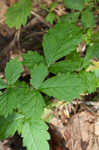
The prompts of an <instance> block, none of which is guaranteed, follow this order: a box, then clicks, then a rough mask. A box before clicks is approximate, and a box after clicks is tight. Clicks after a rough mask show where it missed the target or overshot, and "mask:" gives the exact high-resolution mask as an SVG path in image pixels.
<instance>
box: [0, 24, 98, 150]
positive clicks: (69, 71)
mask: <svg viewBox="0 0 99 150" xmlns="http://www.w3.org/2000/svg"><path fill="white" fill-rule="evenodd" d="M67 27H68V30H67ZM59 29H60V30H59ZM71 29H72V30H71ZM57 31H58V32H57ZM67 31H68V32H67ZM63 33H64V34H66V35H65V37H64V36H63ZM70 33H71V34H72V35H71V34H70ZM53 35H54V36H53ZM69 35H70V36H69ZM81 35H82V32H81V30H80V29H79V28H78V27H76V25H74V24H66V23H64V24H61V23H58V24H56V25H55V27H54V28H53V29H50V30H49V32H48V34H46V35H44V38H43V48H44V54H45V59H44V57H43V56H41V55H40V54H39V53H37V52H32V51H29V52H28V53H26V54H23V62H22V63H21V62H19V61H18V60H17V58H16V59H13V60H10V62H8V63H7V65H6V68H5V78H6V80H7V82H6V83H4V81H3V80H2V79H0V89H5V90H4V92H1V93H0V116H1V117H0V131H1V132H0V138H1V139H3V138H7V137H8V136H12V135H13V134H14V133H15V132H16V131H18V133H19V134H21V136H22V137H23V144H24V146H27V148H28V150H30V149H33V150H36V149H38V150H39V149H40V150H44V149H45V150H47V149H49V146H48V143H47V140H48V139H49V134H48V132H47V129H48V127H47V125H46V124H45V123H44V121H43V120H42V114H43V111H44V107H46V101H45V100H44V97H43V96H42V93H45V94H46V95H48V96H53V97H55V98H57V99H58V100H63V99H64V100H65V101H70V100H72V99H75V98H79V96H80V94H82V93H92V92H94V91H96V88H97V83H99V80H97V77H96V75H95V73H94V72H86V68H87V67H88V66H89V65H90V60H91V59H92V58H93V57H94V56H99V55H97V53H98V46H99V44H97V43H93V45H92V46H89V47H88V51H87V54H86V56H85V57H84V58H81V57H80V55H79V53H77V52H76V51H75V49H76V48H77V45H78V44H79V43H80V42H81V38H80V37H81ZM56 41H60V42H59V44H56V43H55V42H56ZM69 41H70V43H69ZM71 44H72V46H71ZM49 45H50V47H49ZM49 51H50V53H49ZM63 56H66V59H65V60H62V61H59V62H56V61H57V60H59V59H60V58H62V57H63ZM75 60H76V61H75ZM22 64H24V65H25V66H26V67H27V68H28V69H29V70H30V75H31V79H30V85H31V86H29V85H27V84H26V83H25V82H22V81H19V80H18V79H19V77H20V75H21V72H22ZM75 71H76V72H75ZM50 72H52V73H54V74H55V75H53V77H50V78H48V75H49V73H50ZM6 124H7V128H6Z"/></svg>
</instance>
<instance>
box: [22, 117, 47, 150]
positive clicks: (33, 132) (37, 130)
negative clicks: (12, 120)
mask: <svg viewBox="0 0 99 150" xmlns="http://www.w3.org/2000/svg"><path fill="white" fill-rule="evenodd" d="M47 130H48V127H47V125H46V124H45V123H44V122H43V121H42V120H34V121H32V122H31V123H28V122H26V123H25V124H24V127H23V130H22V138H23V145H24V146H26V147H27V149H28V150H49V144H48V140H49V134H48V132H47Z"/></svg>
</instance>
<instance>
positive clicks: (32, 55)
mask: <svg viewBox="0 0 99 150" xmlns="http://www.w3.org/2000/svg"><path fill="white" fill-rule="evenodd" d="M22 57H23V64H24V65H25V66H26V67H27V68H28V69H30V70H32V69H33V67H34V65H35V64H39V63H41V62H44V60H43V57H42V56H41V55H40V54H39V53H37V52H32V51H28V52H27V53H26V54H23V55H22Z"/></svg>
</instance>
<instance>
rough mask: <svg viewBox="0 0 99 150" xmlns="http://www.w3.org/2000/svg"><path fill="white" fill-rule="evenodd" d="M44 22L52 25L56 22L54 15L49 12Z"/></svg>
mask: <svg viewBox="0 0 99 150" xmlns="http://www.w3.org/2000/svg"><path fill="white" fill-rule="evenodd" d="M45 19H46V21H47V22H49V23H51V24H53V23H54V21H55V20H56V15H55V13H53V12H50V13H49V14H48V15H47V16H46V18H45Z"/></svg>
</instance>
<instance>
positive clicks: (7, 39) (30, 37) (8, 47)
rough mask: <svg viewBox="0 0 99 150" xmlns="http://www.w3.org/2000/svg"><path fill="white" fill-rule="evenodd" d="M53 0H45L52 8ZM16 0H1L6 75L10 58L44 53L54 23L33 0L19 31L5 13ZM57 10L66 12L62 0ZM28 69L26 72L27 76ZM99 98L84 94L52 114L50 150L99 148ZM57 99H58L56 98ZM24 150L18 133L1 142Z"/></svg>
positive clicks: (0, 66) (0, 70) (0, 56)
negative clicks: (12, 25) (43, 44)
mask: <svg viewBox="0 0 99 150" xmlns="http://www.w3.org/2000/svg"><path fill="white" fill-rule="evenodd" d="M52 1H53V0H48V1H47V0H42V1H41V4H43V3H44V4H46V7H47V8H49V7H50V5H51V3H52ZM15 2H16V1H15V0H9V1H8V0H3V1H1V0H0V77H3V76H4V68H5V65H6V63H7V61H8V60H10V59H11V58H13V57H16V56H18V58H19V60H21V59H22V57H21V54H22V53H24V52H27V51H28V50H31V51H34V50H35V49H36V50H37V51H38V52H39V53H41V54H42V37H43V35H44V34H45V33H46V32H47V31H48V29H49V28H50V27H53V26H54V25H52V24H50V23H48V22H47V21H46V20H45V16H46V15H47V12H46V11H45V10H43V9H41V8H40V6H41V4H39V5H38V4H37V3H36V2H34V3H33V12H32V17H30V18H29V19H28V23H27V25H26V26H25V27H22V28H21V29H18V30H16V29H15V28H9V27H8V26H7V25H6V24H5V16H4V15H5V13H6V11H7V9H8V7H9V6H10V5H12V4H13V3H15ZM58 3H59V4H58V5H57V6H56V7H55V9H54V12H55V13H56V15H57V17H59V16H62V15H64V14H66V13H67V12H66V11H67V10H66V9H65V8H64V6H63V4H62V3H61V0H58ZM98 13H99V12H98ZM95 30H98V31H99V26H98V25H97V27H96V29H95ZM26 76H27V72H25V71H24V79H25V77H26ZM96 96H97V97H99V91H97V92H96V93H93V94H90V95H86V96H82V97H81V98H80V99H77V100H76V101H75V100H73V101H72V102H71V103H69V104H66V103H65V102H64V101H62V102H61V103H59V105H58V107H55V108H53V110H52V111H51V113H52V114H53V115H54V117H53V118H52V119H51V120H50V122H49V133H50V135H51V140H50V141H49V144H50V150H99V100H98V101H95V102H94V101H92V100H93V99H94V98H95V97H96ZM53 101H55V102H57V100H53ZM10 149H11V150H23V149H25V148H23V147H22V139H21V137H20V136H19V135H18V134H17V133H16V134H15V135H14V137H11V138H8V139H5V140H4V141H1V142H0V150H10Z"/></svg>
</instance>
